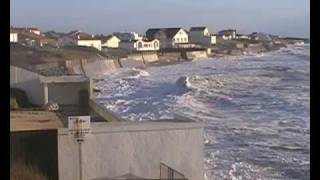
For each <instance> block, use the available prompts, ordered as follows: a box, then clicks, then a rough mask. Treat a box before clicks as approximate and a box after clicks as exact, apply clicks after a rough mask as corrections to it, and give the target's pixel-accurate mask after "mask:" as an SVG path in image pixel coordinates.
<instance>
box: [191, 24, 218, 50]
mask: <svg viewBox="0 0 320 180" xmlns="http://www.w3.org/2000/svg"><path fill="white" fill-rule="evenodd" d="M189 39H190V42H191V43H195V44H201V45H203V46H210V45H213V44H216V43H217V37H216V35H214V34H211V33H210V32H209V29H208V28H207V27H192V28H190V31H189Z"/></svg>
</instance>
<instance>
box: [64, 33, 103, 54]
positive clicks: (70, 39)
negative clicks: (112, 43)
mask: <svg viewBox="0 0 320 180" xmlns="http://www.w3.org/2000/svg"><path fill="white" fill-rule="evenodd" d="M58 44H59V46H86V47H94V48H96V49H98V50H99V51H101V49H102V48H101V40H100V39H98V38H96V37H95V36H94V35H90V34H87V33H83V32H81V31H72V32H69V33H68V34H67V35H65V36H63V37H61V38H59V39H58Z"/></svg>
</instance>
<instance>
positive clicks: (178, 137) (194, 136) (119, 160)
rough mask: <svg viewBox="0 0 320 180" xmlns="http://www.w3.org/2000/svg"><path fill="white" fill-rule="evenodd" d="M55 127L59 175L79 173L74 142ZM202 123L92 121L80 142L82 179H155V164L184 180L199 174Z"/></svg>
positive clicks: (62, 177)
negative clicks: (133, 177) (171, 170)
mask: <svg viewBox="0 0 320 180" xmlns="http://www.w3.org/2000/svg"><path fill="white" fill-rule="evenodd" d="M67 132H68V131H67V129H59V130H58V157H59V179H60V180H69V179H78V177H79V170H80V166H79V145H78V144H76V143H75V141H74V139H73V137H72V136H71V135H69V134H68V133H67ZM203 148H204V147H203V127H202V124H199V123H195V122H144V123H130V122H126V123H92V133H91V134H90V135H88V136H87V137H86V138H85V141H84V143H83V144H82V145H81V157H82V158H81V161H82V171H83V178H84V179H94V178H102V177H104V178H105V177H115V176H121V175H124V174H127V173H131V174H134V175H136V176H139V177H143V178H159V174H160V163H161V162H162V163H165V164H167V165H169V166H170V167H172V168H174V169H175V170H177V171H179V172H181V173H182V174H184V175H185V177H186V178H188V179H190V180H201V179H203V164H204V162H203V160H204V149H203Z"/></svg>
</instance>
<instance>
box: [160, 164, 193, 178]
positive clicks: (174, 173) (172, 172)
mask: <svg viewBox="0 0 320 180" xmlns="http://www.w3.org/2000/svg"><path fill="white" fill-rule="evenodd" d="M162 167H164V168H165V169H166V170H167V171H166V172H165V173H164V174H163V172H162ZM160 179H163V180H164V179H166V180H178V179H179V180H187V178H186V177H185V176H184V175H183V174H182V173H181V172H179V171H177V170H175V169H173V168H171V167H170V166H168V165H166V164H165V163H163V162H160Z"/></svg>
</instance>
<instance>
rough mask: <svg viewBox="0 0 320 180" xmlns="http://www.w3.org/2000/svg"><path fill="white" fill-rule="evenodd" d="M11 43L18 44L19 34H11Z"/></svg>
mask: <svg viewBox="0 0 320 180" xmlns="http://www.w3.org/2000/svg"><path fill="white" fill-rule="evenodd" d="M10 42H18V34H17V33H10Z"/></svg>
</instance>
